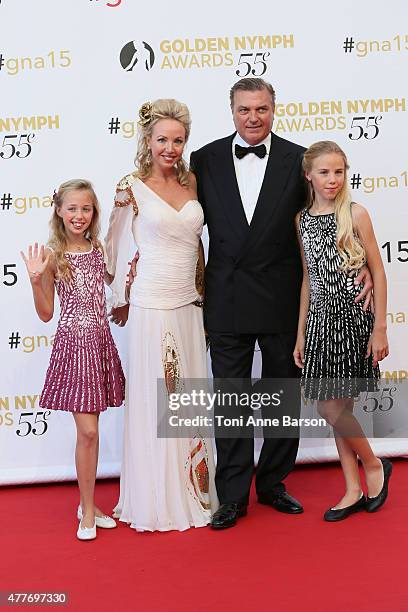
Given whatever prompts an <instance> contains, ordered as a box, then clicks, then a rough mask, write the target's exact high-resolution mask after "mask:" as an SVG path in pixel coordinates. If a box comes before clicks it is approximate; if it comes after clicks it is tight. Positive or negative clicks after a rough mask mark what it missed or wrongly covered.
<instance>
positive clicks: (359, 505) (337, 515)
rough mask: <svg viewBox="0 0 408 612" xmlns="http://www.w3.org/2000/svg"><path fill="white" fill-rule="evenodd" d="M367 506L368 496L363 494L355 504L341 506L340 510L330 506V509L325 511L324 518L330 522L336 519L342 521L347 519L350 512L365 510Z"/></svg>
mask: <svg viewBox="0 0 408 612" xmlns="http://www.w3.org/2000/svg"><path fill="white" fill-rule="evenodd" d="M365 507H366V498H365V497H364V495H362V496H361V497H360V499H359V500H357V501H356V502H355V503H354V504H351V506H346V507H345V508H339V509H338V510H335V509H333V508H330V510H327V512H325V513H324V516H323V518H324V520H325V521H328V522H329V523H334V522H335V521H342V520H343V519H346V518H347V517H348V516H350V514H354V513H355V512H360V510H365Z"/></svg>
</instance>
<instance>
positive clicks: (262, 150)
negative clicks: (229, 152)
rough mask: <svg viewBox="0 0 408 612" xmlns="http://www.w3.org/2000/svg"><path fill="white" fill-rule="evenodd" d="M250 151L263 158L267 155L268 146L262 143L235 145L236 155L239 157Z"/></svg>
mask: <svg viewBox="0 0 408 612" xmlns="http://www.w3.org/2000/svg"><path fill="white" fill-rule="evenodd" d="M248 153H255V155H256V156H257V157H260V158H261V159H262V158H263V157H265V155H266V146H265V145H264V144H260V145H258V146H257V147H241V145H239V144H236V145H235V155H236V156H237V157H238V159H242V158H243V157H245V155H248Z"/></svg>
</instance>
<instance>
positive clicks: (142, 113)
mask: <svg viewBox="0 0 408 612" xmlns="http://www.w3.org/2000/svg"><path fill="white" fill-rule="evenodd" d="M139 117H140V118H139V121H138V124H139V125H140V126H142V127H144V126H145V125H147V124H148V123H150V122H151V120H152V119H153V105H152V103H151V102H145V103H144V104H142V106H141V107H140V109H139Z"/></svg>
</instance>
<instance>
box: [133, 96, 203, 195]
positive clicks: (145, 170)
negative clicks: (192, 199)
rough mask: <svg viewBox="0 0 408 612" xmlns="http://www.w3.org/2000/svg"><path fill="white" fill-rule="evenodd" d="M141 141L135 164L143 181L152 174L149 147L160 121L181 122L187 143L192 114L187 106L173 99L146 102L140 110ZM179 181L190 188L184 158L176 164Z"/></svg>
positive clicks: (139, 141)
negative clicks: (171, 120)
mask: <svg viewBox="0 0 408 612" xmlns="http://www.w3.org/2000/svg"><path fill="white" fill-rule="evenodd" d="M139 118H140V119H139V122H138V123H139V140H138V147H137V155H136V159H135V164H136V168H137V174H138V177H139V178H140V179H141V180H142V181H143V180H145V179H147V178H149V176H151V174H152V154H151V151H150V147H149V145H148V139H149V138H151V136H152V132H153V128H154V126H155V125H156V123H157V122H158V121H160V119H175V120H176V121H179V122H180V123H181V124H182V126H183V127H184V129H185V132H186V142H187V140H188V137H189V135H190V128H191V119H190V112H189V110H188V108H187V106H186V105H185V104H182V103H181V102H178V101H177V100H173V99H171V98H170V99H160V100H155V101H154V102H146V103H145V104H143V105H142V107H141V108H140V110H139ZM176 175H177V180H178V182H179V183H180V185H183V187H187V186H188V175H189V171H188V167H187V164H186V162H185V161H184V159H183V158H181V159H180V160H179V161H178V162H177V164H176Z"/></svg>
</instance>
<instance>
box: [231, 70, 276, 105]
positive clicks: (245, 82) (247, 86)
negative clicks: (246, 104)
mask: <svg viewBox="0 0 408 612" xmlns="http://www.w3.org/2000/svg"><path fill="white" fill-rule="evenodd" d="M263 89H266V91H268V92H269V93H270V95H271V99H272V106H273V107H275V90H274V88H273V87H272V85H271V84H270V83H268V82H267V81H264V80H263V79H260V78H253V77H245V78H244V79H240V80H239V81H237V82H236V83H234V85H233V86H232V87H231V89H230V104H231V108H233V107H234V96H235V92H236V91H262V90H263Z"/></svg>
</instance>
